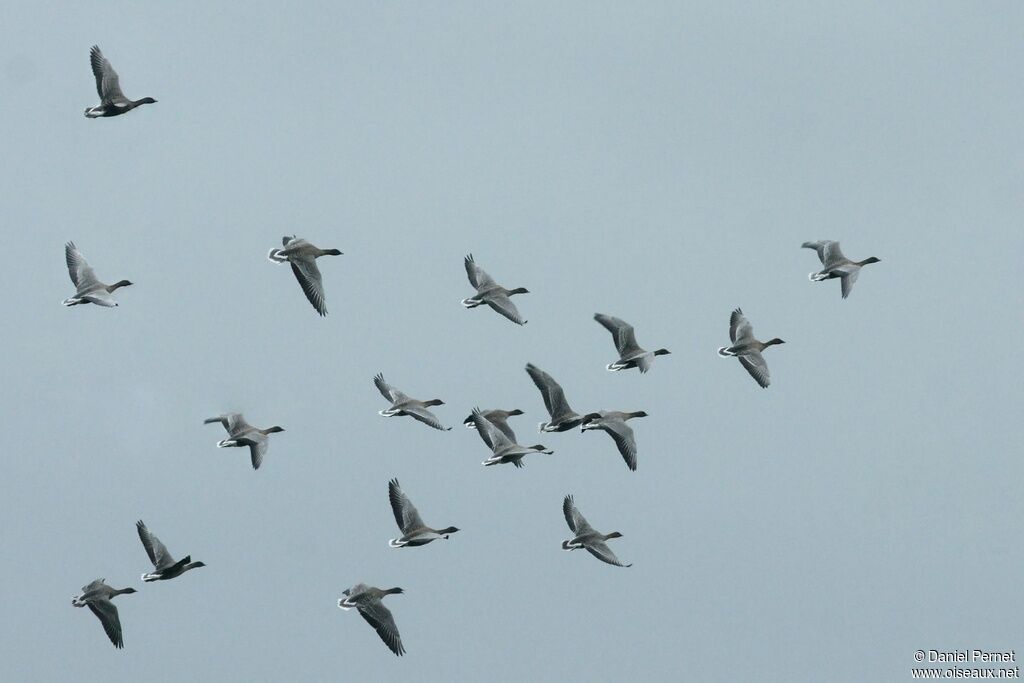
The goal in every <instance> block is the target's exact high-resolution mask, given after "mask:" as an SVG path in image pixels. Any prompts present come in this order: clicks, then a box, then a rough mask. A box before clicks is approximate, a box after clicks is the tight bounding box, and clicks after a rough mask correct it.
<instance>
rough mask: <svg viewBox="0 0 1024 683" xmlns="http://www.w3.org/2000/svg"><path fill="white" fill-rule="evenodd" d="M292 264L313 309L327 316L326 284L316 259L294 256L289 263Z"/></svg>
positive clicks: (296, 277)
mask: <svg viewBox="0 0 1024 683" xmlns="http://www.w3.org/2000/svg"><path fill="white" fill-rule="evenodd" d="M288 263H289V264H291V267H292V272H293V273H295V279H296V280H298V281H299V286H300V287H302V293H303V294H305V295H306V298H307V299H309V303H311V304H313V308H315V309H316V312H317V313H319V314H320V315H322V316H324V315H327V300H326V299H325V297H324V283H323V279H322V278H321V277H320V269H319V268H318V267H317V265H316V259H315V258H313V257H312V256H295V255H292V256H291V258H290V259H289V261H288Z"/></svg>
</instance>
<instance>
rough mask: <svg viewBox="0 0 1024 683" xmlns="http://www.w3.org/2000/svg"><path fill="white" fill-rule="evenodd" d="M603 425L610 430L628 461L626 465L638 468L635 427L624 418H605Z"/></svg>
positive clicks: (620, 451)
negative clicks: (634, 435)
mask: <svg viewBox="0 0 1024 683" xmlns="http://www.w3.org/2000/svg"><path fill="white" fill-rule="evenodd" d="M601 427H602V428H603V429H604V430H605V431H606V432H608V435H609V436H611V437H612V441H614V442H615V445H616V447H618V449H619V454H620V455H622V459H623V460H625V461H626V466H627V467H629V469H631V470H634V471H635V470H636V439H635V438H634V437H633V428H632V427H630V426H629V425H628V424H626V423H625V421H623V420H605V421H603V422H602V423H601Z"/></svg>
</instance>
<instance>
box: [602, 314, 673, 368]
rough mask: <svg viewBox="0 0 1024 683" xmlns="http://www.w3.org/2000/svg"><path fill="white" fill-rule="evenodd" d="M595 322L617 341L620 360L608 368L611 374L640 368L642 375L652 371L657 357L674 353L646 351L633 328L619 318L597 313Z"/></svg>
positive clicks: (616, 346) (662, 350) (616, 345)
mask: <svg viewBox="0 0 1024 683" xmlns="http://www.w3.org/2000/svg"><path fill="white" fill-rule="evenodd" d="M594 320H596V321H597V322H599V323H601V325H603V326H604V328H605V329H606V330H608V331H609V332H611V333H612V339H614V340H615V348H616V349H617V350H618V352H619V360H617V361H615V362H614V363H609V364H608V365H607V366H606V368H607V369H608V370H609V371H610V372H618V371H619V370H625V369H627V368H639V370H640V372H641V373H644V372H647V371H648V370H650V369H651V364H652V363H654V357H655V356H664V355H666V354H669V353H672V352H671V351H669V350H668V349H658V350H657V351H645V350H644V349H642V348H640V346H639V345H638V344H637V343H636V335H635V334H634V333H633V326H632V325H630V324H629V323H627V322H624V321H623V320H620V319H619V318H616V317H614V316H611V315H604V314H603V313H595V314H594Z"/></svg>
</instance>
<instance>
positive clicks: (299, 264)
mask: <svg viewBox="0 0 1024 683" xmlns="http://www.w3.org/2000/svg"><path fill="white" fill-rule="evenodd" d="M281 244H282V246H283V248H282V249H271V250H270V252H269V253H268V254H267V258H268V259H270V260H271V261H272V262H274V263H290V264H291V266H292V273H293V274H294V275H295V279H296V280H298V282H299V286H300V287H302V293H303V294H305V295H306V299H308V300H309V303H310V304H312V305H313V308H314V309H316V312H317V313H319V314H320V315H321V316H325V315H327V298H326V296H325V295H324V281H323V277H322V276H321V275H320V268H318V267H317V265H316V260H317V259H318V258H320V257H321V256H341V254H342V252H340V251H338V250H337V249H321V248H320V247H317V246H314V245H312V244H310V243H309V242H307V241H306V240H304V239H300V238H297V237H296V236H295V235H292V236H291V237H289V236H288V235H285V236H284V237H282V238H281Z"/></svg>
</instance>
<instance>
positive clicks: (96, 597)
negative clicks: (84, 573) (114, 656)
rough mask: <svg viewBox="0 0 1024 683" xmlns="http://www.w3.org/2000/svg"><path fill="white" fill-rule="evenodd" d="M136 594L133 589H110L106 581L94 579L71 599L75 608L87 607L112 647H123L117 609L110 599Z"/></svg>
mask: <svg viewBox="0 0 1024 683" xmlns="http://www.w3.org/2000/svg"><path fill="white" fill-rule="evenodd" d="M135 592H137V591H136V590H135V589H134V588H111V587H110V586H108V585H107V584H106V579H96V580H95V581H93V582H92V583H90V584H88V585H85V586H82V594H81V595H76V596H75V597H73V598H72V599H71V604H72V605H74V606H75V607H88V608H89V609H90V610H91V611H92V613H93V614H95V615H96V618H97V619H99V620H100V623H101V624H103V630H104V631H106V632H107V637H108V638H110V642H112V643H113V644H114V647H116V648H117V649H121V648H123V647H124V640H123V639H122V638H121V619H120V618H119V617H118V616H117V607H115V606H114V603H112V602H111V599H112V598H114V597H116V596H118V595H124V594H126V593H135Z"/></svg>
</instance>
